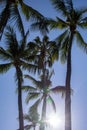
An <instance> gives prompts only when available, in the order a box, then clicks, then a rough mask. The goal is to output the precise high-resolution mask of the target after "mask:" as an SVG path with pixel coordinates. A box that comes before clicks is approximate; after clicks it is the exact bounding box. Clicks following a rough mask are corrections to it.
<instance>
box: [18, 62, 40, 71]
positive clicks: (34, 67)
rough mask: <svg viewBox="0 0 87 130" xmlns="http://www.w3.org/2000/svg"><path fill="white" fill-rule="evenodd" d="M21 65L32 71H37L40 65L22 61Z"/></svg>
mask: <svg viewBox="0 0 87 130" xmlns="http://www.w3.org/2000/svg"><path fill="white" fill-rule="evenodd" d="M21 65H22V68H23V69H24V70H28V71H29V72H31V73H36V71H37V70H38V66H37V65H34V64H31V63H26V62H24V61H21Z"/></svg>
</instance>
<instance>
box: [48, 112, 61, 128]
mask: <svg viewBox="0 0 87 130" xmlns="http://www.w3.org/2000/svg"><path fill="white" fill-rule="evenodd" d="M47 123H48V124H49V125H50V126H52V127H54V128H57V127H61V126H62V119H61V117H58V116H57V115H56V114H54V113H53V114H51V115H50V116H49V117H48V120H47Z"/></svg>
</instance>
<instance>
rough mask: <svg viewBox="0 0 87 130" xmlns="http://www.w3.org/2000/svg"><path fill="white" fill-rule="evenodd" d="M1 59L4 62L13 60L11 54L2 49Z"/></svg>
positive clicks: (0, 49)
mask: <svg viewBox="0 0 87 130" xmlns="http://www.w3.org/2000/svg"><path fill="white" fill-rule="evenodd" d="M0 59H1V60H2V61H9V60H10V59H11V55H10V53H9V52H7V50H5V49H4V48H2V47H0Z"/></svg>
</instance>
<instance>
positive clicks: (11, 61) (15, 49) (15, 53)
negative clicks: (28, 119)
mask: <svg viewBox="0 0 87 130" xmlns="http://www.w3.org/2000/svg"><path fill="white" fill-rule="evenodd" d="M27 36H28V32H27V33H26V35H25V37H24V38H23V39H22V40H21V41H20V42H18V41H17V38H16V34H15V32H14V31H13V29H12V28H11V27H9V26H8V27H7V31H6V33H5V40H6V48H5V49H4V48H2V47H0V59H1V61H3V62H2V63H1V64H0V73H6V72H7V71H8V70H9V69H11V68H12V67H14V68H15V70H16V80H17V85H18V110H19V129H20V130H24V128H23V127H24V124H23V108H22V93H21V86H22V82H23V72H22V69H26V68H28V70H29V71H30V70H31V71H32V72H35V70H36V67H35V65H33V64H31V63H29V57H28V56H29V53H30V51H29V50H28V49H27V43H26V38H27ZM27 57H28V58H27ZM33 69H34V71H33Z"/></svg>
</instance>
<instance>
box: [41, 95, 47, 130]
mask: <svg viewBox="0 0 87 130" xmlns="http://www.w3.org/2000/svg"><path fill="white" fill-rule="evenodd" d="M45 120H46V96H45V95H44V101H43V107H42V116H41V121H42V123H41V125H40V130H45Z"/></svg>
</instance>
